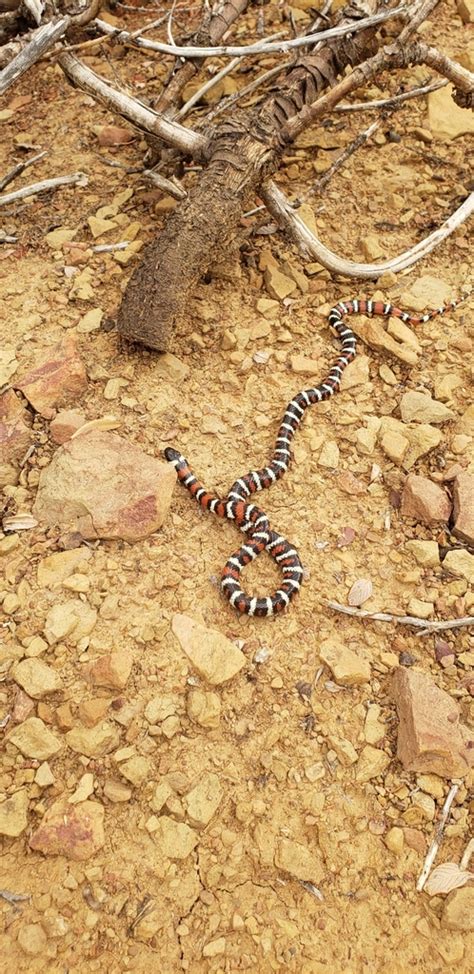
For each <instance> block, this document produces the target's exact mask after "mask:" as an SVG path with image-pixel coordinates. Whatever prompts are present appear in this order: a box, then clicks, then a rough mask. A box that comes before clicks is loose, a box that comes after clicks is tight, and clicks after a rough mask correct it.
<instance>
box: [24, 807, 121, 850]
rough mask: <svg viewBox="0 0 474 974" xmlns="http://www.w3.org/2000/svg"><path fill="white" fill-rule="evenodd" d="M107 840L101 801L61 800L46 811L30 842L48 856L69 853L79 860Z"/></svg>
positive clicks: (34, 847) (33, 847)
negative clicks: (76, 801)
mask: <svg viewBox="0 0 474 974" xmlns="http://www.w3.org/2000/svg"><path fill="white" fill-rule="evenodd" d="M104 842H105V836H104V809H103V807H102V805H99V804H98V802H90V801H85V802H81V803H80V804H78V805H70V804H69V802H67V801H58V802H55V803H54V805H51V808H48V811H47V812H46V814H45V815H44V818H43V819H42V821H41V824H40V826H39V827H38V828H37V829H36V832H33V835H32V836H31V839H30V846H31V848H32V849H34V850H35V852H42V853H43V854H44V855H45V856H65V857H66V859H74V860H76V861H79V860H82V859H90V857H91V856H93V855H94V854H95V853H96V852H97V851H98V850H99V849H101V848H102V846H103V844H104Z"/></svg>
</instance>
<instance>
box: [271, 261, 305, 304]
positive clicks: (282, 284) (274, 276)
mask: <svg viewBox="0 0 474 974" xmlns="http://www.w3.org/2000/svg"><path fill="white" fill-rule="evenodd" d="M263 277H264V280H265V287H266V289H267V291H268V293H269V295H270V297H271V298H274V300H276V301H283V299H284V298H287V297H288V296H289V295H290V294H293V291H296V288H297V284H296V281H294V280H293V279H292V278H291V277H287V275H286V274H283V272H282V271H281V270H280V269H279V268H278V267H273V266H272V265H268V266H267V268H266V270H265V271H264V275H263Z"/></svg>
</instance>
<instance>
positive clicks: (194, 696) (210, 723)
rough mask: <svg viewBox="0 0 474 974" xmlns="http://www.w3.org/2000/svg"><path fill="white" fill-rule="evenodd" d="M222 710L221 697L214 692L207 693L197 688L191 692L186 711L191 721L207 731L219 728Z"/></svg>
mask: <svg viewBox="0 0 474 974" xmlns="http://www.w3.org/2000/svg"><path fill="white" fill-rule="evenodd" d="M221 710H222V707H221V701H220V697H219V696H218V694H217V693H213V692H212V690H210V691H206V690H201V689H200V688H199V687H195V688H193V689H192V690H190V691H189V694H188V698H187V701H186V711H187V714H188V717H189V718H190V720H193V721H194V722H195V723H196V724H199V725H200V727H204V728H206V729H213V728H215V727H219V724H220V719H221Z"/></svg>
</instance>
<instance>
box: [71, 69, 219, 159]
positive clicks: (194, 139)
mask: <svg viewBox="0 0 474 974" xmlns="http://www.w3.org/2000/svg"><path fill="white" fill-rule="evenodd" d="M58 61H59V64H60V65H61V67H62V69H63V71H64V73H65V74H66V75H67V77H68V78H69V80H70V81H72V82H74V84H76V85H77V86H78V87H79V88H82V89H83V91H87V92H88V94H90V95H93V96H94V98H97V99H98V100H99V101H101V102H102V103H103V104H104V105H106V107H107V108H109V109H110V111H113V112H116V113H117V114H118V115H122V116H123V117H124V118H126V119H127V120H128V121H129V122H131V123H132V124H133V125H135V126H136V127H137V128H139V129H141V130H142V131H145V132H149V133H150V134H151V135H155V136H157V137H158V138H160V139H163V140H164V141H165V142H168V143H170V144H171V145H173V146H174V147H175V148H176V149H179V150H180V151H181V152H184V153H185V154H186V155H193V156H194V157H195V158H198V159H200V158H202V157H203V155H204V152H205V149H206V146H207V141H206V139H205V138H204V137H203V136H202V135H198V134H197V133H196V132H192V131H191V130H190V129H187V128H185V127H184V125H178V123H177V122H172V121H170V120H169V119H167V118H165V117H164V116H163V115H160V114H159V113H158V112H155V111H154V110H153V109H151V108H145V106H144V105H142V104H141V103H140V102H138V101H136V100H135V99H134V98H130V95H127V94H126V93H125V92H124V91H118V90H117V89H116V88H114V87H113V86H112V85H109V84H108V82H107V81H104V79H103V78H100V77H99V76H98V75H97V74H95V73H94V71H91V69H90V68H88V67H86V65H85V64H82V62H81V61H79V60H77V59H76V58H75V57H73V55H72V54H67V53H63V54H61V56H60V57H59V58H58Z"/></svg>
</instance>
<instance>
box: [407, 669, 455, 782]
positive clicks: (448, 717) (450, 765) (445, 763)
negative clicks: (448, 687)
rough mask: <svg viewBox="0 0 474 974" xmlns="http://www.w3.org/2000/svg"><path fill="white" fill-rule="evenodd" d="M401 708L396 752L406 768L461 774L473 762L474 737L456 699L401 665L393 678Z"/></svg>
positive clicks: (443, 775) (426, 677) (423, 675)
mask: <svg viewBox="0 0 474 974" xmlns="http://www.w3.org/2000/svg"><path fill="white" fill-rule="evenodd" d="M391 696H392V699H393V700H394V701H395V703H396V706H397V711H398V718H399V727H398V747H397V756H398V758H399V760H400V761H401V762H402V764H403V767H404V768H405V770H406V771H421V772H422V773H424V774H438V775H440V776H441V777H442V778H462V777H464V775H466V774H467V773H468V771H469V769H470V768H471V767H473V766H474V737H473V735H472V734H471V733H470V732H469V730H468V728H467V727H465V726H464V725H463V724H461V723H460V720H459V708H458V705H457V703H456V702H455V701H454V700H453V699H452V697H450V696H449V694H447V693H446V692H445V691H444V690H440V688H439V687H437V686H436V684H434V683H433V682H432V680H431V679H430V678H429V677H428V676H425V674H424V673H420V672H419V671H417V670H411V669H410V670H407V669H406V668H405V667H399V669H397V670H395V673H394V675H393V677H392V682H391Z"/></svg>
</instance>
